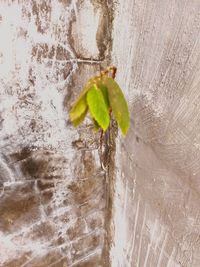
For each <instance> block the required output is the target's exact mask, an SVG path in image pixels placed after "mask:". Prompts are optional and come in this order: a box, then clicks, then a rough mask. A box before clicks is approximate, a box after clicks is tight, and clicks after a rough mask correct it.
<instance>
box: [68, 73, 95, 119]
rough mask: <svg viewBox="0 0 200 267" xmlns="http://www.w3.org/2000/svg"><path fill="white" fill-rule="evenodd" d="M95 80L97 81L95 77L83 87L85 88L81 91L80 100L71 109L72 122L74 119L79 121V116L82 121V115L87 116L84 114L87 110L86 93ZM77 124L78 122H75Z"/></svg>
mask: <svg viewBox="0 0 200 267" xmlns="http://www.w3.org/2000/svg"><path fill="white" fill-rule="evenodd" d="M94 82H95V79H94V78H92V79H90V80H89V81H88V82H87V83H86V85H85V86H84V87H83V90H82V91H81V93H80V95H79V97H78V100H77V101H76V102H75V103H74V104H73V106H72V108H71V111H70V119H71V121H72V123H73V122H74V121H79V117H80V121H82V120H81V117H84V118H85V116H82V115H83V114H85V112H86V110H87V101H86V93H87V92H88V90H89V89H90V87H91V85H92V84H93V83H94ZM86 113H87V112H86ZM85 115H86V114H85ZM73 124H74V123H73ZM75 124H76V122H75ZM78 124H79V123H78Z"/></svg>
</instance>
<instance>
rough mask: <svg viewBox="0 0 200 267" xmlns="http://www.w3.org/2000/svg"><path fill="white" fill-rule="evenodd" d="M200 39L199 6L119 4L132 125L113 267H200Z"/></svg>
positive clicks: (117, 54) (118, 52)
mask: <svg viewBox="0 0 200 267" xmlns="http://www.w3.org/2000/svg"><path fill="white" fill-rule="evenodd" d="M199 34H200V2H199V1H198V0H192V1H182V0H177V1H173V0H168V1H166V0H165V1H162V0H156V1H140V0H136V1H131V0H130V1H120V4H119V6H118V12H117V14H116V15H115V27H114V36H113V37H114V43H113V58H114V63H115V64H116V65H117V66H118V76H117V78H118V81H119V82H120V84H121V86H122V87H123V88H125V90H126V91H125V92H126V96H127V98H128V100H129V106H130V108H131V118H132V125H131V129H130V131H129V134H128V137H127V138H126V139H123V138H120V139H119V142H118V146H117V151H116V155H117V162H116V168H115V169H116V177H117V178H116V179H117V181H116V188H115V192H116V193H115V213H114V218H113V225H114V227H115V238H114V242H113V249H112V255H113V266H121V267H122V266H123V267H124V266H126V267H128V266H131V267H136V266H140V267H175V266H177V267H178V266H182V267H199V266H200V150H199V147H200V135H199V132H200V131H199V125H200V124H199V114H200V104H199V92H200V91H199V81H200V78H199V77H200V75H199V74H200V73H199V70H200V60H199V59H200V39H199Z"/></svg>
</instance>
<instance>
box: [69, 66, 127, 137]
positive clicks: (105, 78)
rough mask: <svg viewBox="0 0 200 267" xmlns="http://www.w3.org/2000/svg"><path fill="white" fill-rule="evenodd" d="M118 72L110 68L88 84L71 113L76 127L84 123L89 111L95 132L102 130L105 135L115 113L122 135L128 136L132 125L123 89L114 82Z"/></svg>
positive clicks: (112, 67) (114, 68)
mask: <svg viewBox="0 0 200 267" xmlns="http://www.w3.org/2000/svg"><path fill="white" fill-rule="evenodd" d="M116 71H117V68H116V67H114V66H111V67H108V68H107V69H105V70H104V71H101V73H100V75H99V76H95V77H93V78H91V79H90V80H89V81H88V82H87V83H86V85H85V86H84V88H83V90H82V91H81V93H80V95H79V97H78V99H77V101H76V102H75V103H74V104H73V106H72V108H71V111H70V119H71V122H72V124H73V126H74V127H77V126H78V125H79V124H80V123H81V122H83V121H84V119H85V117H86V115H87V113H88V111H89V112H90V115H91V117H92V120H93V124H94V129H95V131H98V130H99V129H101V131H102V134H103V132H105V131H106V130H107V128H108V127H109V125H110V121H111V114H112V112H113V114H114V117H115V119H116V121H117V123H118V125H119V127H120V129H121V131H122V133H123V134H124V135H126V134H127V132H128V129H129V125H130V116H129V111H128V104H127V102H126V99H125V97H124V94H123V92H122V90H121V88H120V87H119V85H118V84H117V82H116V81H115V80H114V79H115V75H116Z"/></svg>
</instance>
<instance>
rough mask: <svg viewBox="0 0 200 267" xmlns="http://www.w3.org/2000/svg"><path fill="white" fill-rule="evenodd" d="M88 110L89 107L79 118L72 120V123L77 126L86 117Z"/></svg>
mask: <svg viewBox="0 0 200 267" xmlns="http://www.w3.org/2000/svg"><path fill="white" fill-rule="evenodd" d="M87 111H88V108H87V109H86V110H85V111H84V113H82V114H81V115H80V116H79V117H78V118H77V119H75V120H72V124H73V126H74V127H77V126H78V125H79V124H80V123H81V122H82V121H83V120H84V119H85V116H86V114H87Z"/></svg>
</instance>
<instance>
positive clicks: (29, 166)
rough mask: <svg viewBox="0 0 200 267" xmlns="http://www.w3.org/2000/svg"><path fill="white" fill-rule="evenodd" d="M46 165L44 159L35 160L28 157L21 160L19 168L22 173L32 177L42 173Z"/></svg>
mask: <svg viewBox="0 0 200 267" xmlns="http://www.w3.org/2000/svg"><path fill="white" fill-rule="evenodd" d="M47 167H48V162H47V161H46V160H42V159H40V160H36V159H33V158H28V159H27V160H26V161H24V162H22V164H21V170H22V172H23V174H24V175H29V176H31V177H33V178H36V179H37V178H39V177H40V175H41V174H42V175H44V173H45V172H46V170H47Z"/></svg>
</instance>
